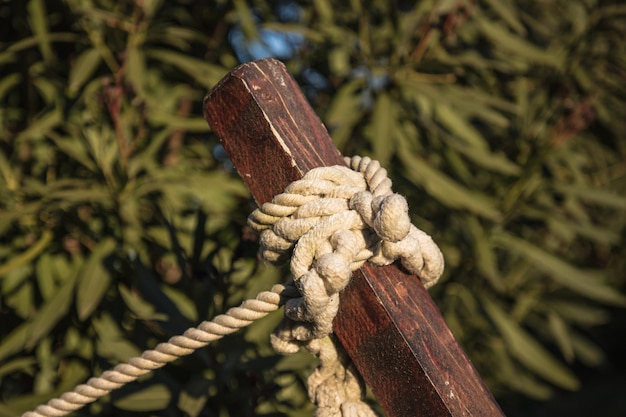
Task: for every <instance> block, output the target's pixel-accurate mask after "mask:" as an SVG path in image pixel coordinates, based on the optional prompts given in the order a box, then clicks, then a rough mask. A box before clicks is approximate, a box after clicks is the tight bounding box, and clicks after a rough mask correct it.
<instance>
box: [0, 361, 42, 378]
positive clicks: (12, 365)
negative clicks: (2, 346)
mask: <svg viewBox="0 0 626 417" xmlns="http://www.w3.org/2000/svg"><path fill="white" fill-rule="evenodd" d="M36 364H37V359H35V358H33V357H25V358H17V359H13V360H12V361H9V362H6V363H4V364H2V365H0V378H2V377H3V376H4V375H9V374H11V373H14V372H20V371H23V372H27V373H31V372H32V369H33V368H34V367H35V365H36Z"/></svg>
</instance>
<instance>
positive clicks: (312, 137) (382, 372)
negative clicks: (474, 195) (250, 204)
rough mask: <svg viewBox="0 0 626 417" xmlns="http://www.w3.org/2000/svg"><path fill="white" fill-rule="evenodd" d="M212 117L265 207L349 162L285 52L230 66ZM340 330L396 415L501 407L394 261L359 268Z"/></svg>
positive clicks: (344, 297) (209, 101) (211, 99)
mask: <svg viewBox="0 0 626 417" xmlns="http://www.w3.org/2000/svg"><path fill="white" fill-rule="evenodd" d="M204 115H205V118H206V120H207V121H208V122H209V124H210V125H211V128H212V129H213V132H214V133H215V134H216V135H217V137H218V139H219V140H220V142H221V144H222V145H223V146H224V149H225V150H226V152H227V153H228V155H229V157H230V159H231V161H232V162H233V164H234V166H235V168H236V169H237V171H238V172H239V174H240V175H241V177H242V178H243V180H244V182H245V183H246V184H247V186H248V188H249V189H250V191H251V192H252V194H253V196H254V199H255V200H256V202H257V204H259V205H260V204H263V203H264V202H267V201H270V200H271V199H272V197H273V196H274V195H276V194H279V193H281V192H282V191H283V190H284V188H285V187H286V186H287V185H288V184H289V183H291V182H292V181H295V180H297V179H300V178H301V177H302V175H303V174H304V173H305V172H307V171H308V170H310V169H312V168H315V167H318V166H326V165H338V164H344V162H343V159H342V156H341V154H340V152H339V151H338V150H337V149H336V148H335V146H334V145H333V143H332V140H331V139H330V137H329V135H328V132H327V131H326V129H325V127H324V125H323V124H322V122H321V121H320V119H319V118H318V117H317V115H316V114H315V112H314V111H313V110H312V108H311V107H310V105H309V104H308V102H307V100H306V99H305V97H304V95H303V94H302V92H301V90H300V89H299V87H298V85H297V84H296V82H295V80H294V79H293V78H292V77H291V76H290V75H289V73H288V72H287V70H286V68H285V66H284V65H283V64H282V63H280V62H279V61H277V60H274V59H262V60H259V61H254V62H250V63H246V64H243V65H240V66H239V67H237V68H235V69H234V70H233V71H231V72H230V73H229V74H228V75H227V76H226V77H224V79H223V80H222V81H220V83H219V84H218V85H216V86H215V87H214V88H213V89H212V90H211V91H210V92H209V93H208V94H207V96H206V98H205V104H204ZM334 331H335V334H336V335H337V337H338V339H339V340H340V342H341V344H342V345H343V347H344V348H345V350H346V352H347V353H348V355H349V356H350V358H351V359H352V361H353V362H354V363H355V365H356V366H357V368H358V369H359V372H360V373H361V375H362V376H363V378H364V379H365V381H366V383H367V384H368V386H369V387H370V388H371V390H372V392H373V393H374V395H375V397H376V399H377V400H378V402H379V404H380V405H381V407H382V408H383V410H384V411H385V413H386V415H387V416H388V417H393V416H395V417H405V416H420V417H427V416H431V417H443V416H451V417H452V416H453V417H458V416H490V417H495V416H502V415H503V414H502V411H501V410H500V408H499V407H498V405H497V403H496V402H495V401H494V399H493V397H492V395H491V393H490V392H489V391H488V389H487V388H486V386H485V384H484V383H483V381H482V380H481V379H480V376H479V375H478V374H477V372H476V371H475V369H474V367H473V366H472V364H471V362H470V361H469V359H468V358H467V356H466V355H465V353H464V352H463V350H462V349H461V347H460V346H459V344H458V343H457V341H456V340H455V339H454V336H453V335H452V333H451V332H450V330H449V329H448V327H447V325H446V324H445V322H444V320H443V318H442V317H441V314H440V313H439V311H438V309H437V307H436V306H435V304H434V302H433V301H432V299H431V298H430V296H429V294H428V292H427V291H426V290H425V289H424V286H423V285H422V284H421V283H420V281H419V279H418V278H417V277H416V276H413V275H409V274H406V273H405V272H403V271H401V270H400V269H399V268H397V267H396V266H394V265H390V266H387V267H375V266H372V265H369V264H366V265H365V266H364V267H362V268H361V269H360V270H358V271H356V272H355V273H354V276H353V278H352V280H351V282H350V284H349V285H348V287H347V288H346V289H345V290H344V291H343V292H342V293H341V305H340V309H339V313H338V315H337V317H336V318H335V321H334Z"/></svg>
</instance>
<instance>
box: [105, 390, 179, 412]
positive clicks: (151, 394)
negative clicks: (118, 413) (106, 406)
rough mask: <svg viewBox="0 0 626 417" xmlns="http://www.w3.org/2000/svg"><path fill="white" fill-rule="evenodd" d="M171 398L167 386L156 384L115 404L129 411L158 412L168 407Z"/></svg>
mask: <svg viewBox="0 0 626 417" xmlns="http://www.w3.org/2000/svg"><path fill="white" fill-rule="evenodd" d="M171 398H172V394H171V392H170V390H169V389H168V388H167V387H166V386H165V385H163V384H156V385H151V386H149V387H148V388H146V389H143V390H141V391H138V392H134V393H132V394H129V395H126V396H125V397H123V398H121V399H119V400H117V401H115V402H114V403H113V404H114V405H115V406H116V407H117V408H120V409H122V410H127V411H158V410H163V409H164V408H165V407H167V405H168V404H169V402H170V400H171Z"/></svg>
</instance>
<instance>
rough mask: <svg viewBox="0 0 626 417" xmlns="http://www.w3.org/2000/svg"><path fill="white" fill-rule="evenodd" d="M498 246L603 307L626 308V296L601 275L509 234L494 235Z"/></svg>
mask: <svg viewBox="0 0 626 417" xmlns="http://www.w3.org/2000/svg"><path fill="white" fill-rule="evenodd" d="M494 238H495V240H496V242H498V243H500V244H501V245H502V246H504V247H507V248H509V249H510V250H512V251H514V252H517V253H519V254H521V255H523V256H524V257H525V258H527V259H528V260H529V261H530V262H531V263H532V264H533V265H534V266H535V268H537V269H539V270H541V271H543V272H545V273H547V274H548V275H549V276H550V277H551V278H552V279H553V280H554V281H555V282H558V283H559V284H561V285H563V286H564V287H566V288H569V289H570V290H572V291H575V292H577V293H579V294H580V295H582V296H585V297H587V298H590V299H592V300H596V301H599V302H602V303H606V304H610V305H616V306H626V296H624V295H623V294H620V293H619V292H618V291H616V290H615V289H613V288H611V287H608V286H606V285H605V284H604V283H603V282H602V280H600V279H599V274H598V271H585V270H582V269H579V268H576V267H574V266H573V265H571V264H569V263H567V262H565V261H563V260H561V259H559V258H558V257H556V256H555V255H552V254H551V253H549V252H548V251H546V250H543V249H541V248H538V247H537V246H535V245H533V244H532V243H529V242H527V241H525V240H522V239H519V238H516V237H513V236H512V235H510V234H507V233H498V234H497V235H494Z"/></svg>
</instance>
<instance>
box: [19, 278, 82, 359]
mask: <svg viewBox="0 0 626 417" xmlns="http://www.w3.org/2000/svg"><path fill="white" fill-rule="evenodd" d="M75 286H76V276H72V277H68V278H67V279H66V281H65V282H63V284H62V285H61V286H60V287H58V289H57V291H56V293H55V294H54V295H53V296H52V297H50V298H49V299H48V300H47V301H46V302H45V303H44V304H43V306H42V307H41V308H40V309H39V310H38V311H37V314H35V316H34V317H33V319H32V321H31V323H30V327H29V329H28V330H29V331H28V337H27V341H26V346H25V347H26V349H32V348H33V347H35V346H36V345H37V343H38V342H39V340H41V338H42V337H44V336H46V335H48V333H50V330H52V328H53V327H54V326H55V325H56V324H57V323H58V322H59V320H61V318H63V317H64V316H65V315H66V314H67V312H68V311H69V309H70V306H71V305H72V295H73V294H74V288H75Z"/></svg>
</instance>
